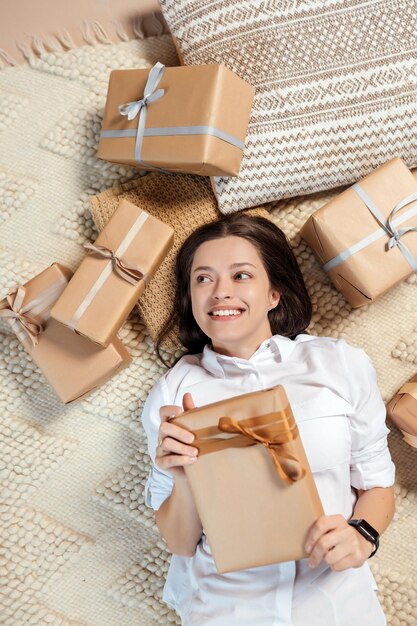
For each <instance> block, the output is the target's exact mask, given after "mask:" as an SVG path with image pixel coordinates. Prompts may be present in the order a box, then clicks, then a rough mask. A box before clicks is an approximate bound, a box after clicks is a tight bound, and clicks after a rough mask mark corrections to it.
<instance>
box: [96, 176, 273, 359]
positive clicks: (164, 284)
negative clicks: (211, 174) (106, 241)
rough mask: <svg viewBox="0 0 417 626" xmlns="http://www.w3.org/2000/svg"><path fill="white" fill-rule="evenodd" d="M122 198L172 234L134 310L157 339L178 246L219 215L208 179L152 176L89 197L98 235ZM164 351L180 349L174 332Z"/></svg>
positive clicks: (172, 285)
mask: <svg viewBox="0 0 417 626" xmlns="http://www.w3.org/2000/svg"><path fill="white" fill-rule="evenodd" d="M122 198H125V199H126V200H129V201H130V202H133V204H136V205H137V206H138V207H140V208H141V209H144V210H145V211H147V212H148V213H150V214H151V215H154V216H155V217H157V218H158V219H160V220H161V221H163V222H165V223H166V224H169V225H170V226H172V227H173V228H174V245H173V247H172V248H171V250H170V252H169V253H168V255H167V256H166V258H165V260H164V261H163V262H162V264H161V266H160V267H159V269H158V271H157V272H156V273H155V275H154V276H153V278H152V280H151V281H150V284H149V286H148V287H147V288H146V290H145V292H144V294H143V295H142V296H141V298H140V300H139V302H138V304H137V308H138V309H139V312H140V314H141V316H142V319H143V320H144V322H145V324H146V326H147V327H148V330H149V333H150V335H151V337H152V338H153V339H155V338H156V337H157V335H158V333H159V331H160V330H161V328H162V326H163V324H164V323H165V321H166V320H167V318H168V317H169V315H170V312H171V310H172V304H173V297H174V291H175V277H174V263H175V257H176V255H177V252H178V250H179V248H180V246H181V244H182V242H183V241H184V240H185V239H186V238H187V237H188V235H189V234H190V233H192V232H193V231H194V230H195V229H196V228H198V227H199V226H201V225H202V224H206V223H208V222H212V221H214V220H216V219H218V218H219V217H222V215H221V213H220V212H219V210H218V208H217V205H216V199H215V197H214V194H213V191H212V189H211V186H210V179H209V178H205V177H202V176H191V175H185V174H176V175H175V176H167V175H165V174H159V173H151V174H147V175H146V176H142V177H141V178H138V179H136V180H134V181H130V182H128V183H124V184H122V185H121V186H120V187H113V188H111V189H107V190H106V191H103V192H102V193H100V194H98V195H97V196H91V197H90V205H91V213H92V215H93V219H94V223H95V224H96V226H97V228H98V230H99V231H101V230H102V229H103V228H104V226H105V225H106V224H107V222H108V221H109V219H110V217H111V216H112V215H113V213H114V211H115V210H116V209H117V207H118V205H119V200H120V199H122ZM248 214H249V215H260V216H262V217H265V218H267V219H270V217H269V214H268V212H267V211H266V210H265V209H262V208H257V209H252V210H250V211H248ZM164 347H165V348H167V349H173V348H179V347H180V342H179V339H178V335H177V331H176V330H174V331H173V332H172V333H171V334H170V336H169V337H168V338H167V341H166V342H165V343H164Z"/></svg>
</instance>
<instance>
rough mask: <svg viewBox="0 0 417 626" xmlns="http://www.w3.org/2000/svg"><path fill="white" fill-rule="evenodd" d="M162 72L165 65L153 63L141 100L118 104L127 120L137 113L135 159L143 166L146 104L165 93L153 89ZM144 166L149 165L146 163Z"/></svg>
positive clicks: (158, 81)
mask: <svg viewBox="0 0 417 626" xmlns="http://www.w3.org/2000/svg"><path fill="white" fill-rule="evenodd" d="M164 72H165V65H163V64H162V63H159V62H158V63H155V65H154V66H153V68H152V69H151V71H150V72H149V76H148V80H147V81H146V85H145V90H144V93H143V98H141V100H135V101H133V102H128V103H127V104H121V105H120V106H119V113H120V115H126V116H127V119H128V120H133V119H135V117H136V116H137V115H139V119H138V128H137V130H136V143H135V160H136V161H137V162H138V163H140V164H141V165H144V166H145V165H146V164H145V163H144V162H143V161H142V158H141V154H142V143H143V137H144V130H145V126H146V116H147V112H148V106H149V105H150V104H152V102H156V100H159V98H162V96H163V95H164V93H165V90H164V89H158V90H157V91H155V89H156V88H157V86H158V85H159V83H160V81H161V78H162V76H163V75H164ZM113 136H114V135H113ZM116 136H117V135H116ZM146 167H151V166H148V165H146ZM155 169H158V168H155Z"/></svg>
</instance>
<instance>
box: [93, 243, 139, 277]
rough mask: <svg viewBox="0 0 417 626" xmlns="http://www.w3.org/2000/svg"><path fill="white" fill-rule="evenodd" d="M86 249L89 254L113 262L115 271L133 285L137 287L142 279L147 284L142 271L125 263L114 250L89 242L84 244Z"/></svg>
mask: <svg viewBox="0 0 417 626" xmlns="http://www.w3.org/2000/svg"><path fill="white" fill-rule="evenodd" d="M84 248H86V249H87V250H88V252H89V254H96V255H97V256H100V257H102V258H104V259H109V260H111V261H112V264H113V269H114V271H115V272H117V274H118V275H119V276H120V277H121V278H123V279H124V280H127V282H129V283H130V284H131V285H136V284H137V283H138V282H139V281H140V280H142V279H143V280H144V281H145V283H146V282H147V277H146V275H145V274H144V273H143V272H142V271H141V270H140V269H138V268H137V267H135V266H134V265H130V264H129V263H126V262H125V261H123V259H122V258H120V257H119V256H117V254H116V253H115V252H114V251H113V250H110V249H109V248H106V247H105V246H96V245H94V244H93V243H89V242H88V243H85V244H84Z"/></svg>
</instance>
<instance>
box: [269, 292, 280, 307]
mask: <svg viewBox="0 0 417 626" xmlns="http://www.w3.org/2000/svg"><path fill="white" fill-rule="evenodd" d="M280 298H281V294H280V293H279V292H278V291H277V290H276V289H271V291H270V294H269V302H270V307H269V310H270V311H272V309H275V307H276V306H278V304H279V300H280Z"/></svg>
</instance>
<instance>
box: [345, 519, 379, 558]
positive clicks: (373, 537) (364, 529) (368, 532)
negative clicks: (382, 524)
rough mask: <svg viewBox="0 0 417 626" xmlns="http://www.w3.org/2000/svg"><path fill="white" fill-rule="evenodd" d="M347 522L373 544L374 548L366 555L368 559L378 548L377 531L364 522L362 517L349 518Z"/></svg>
mask: <svg viewBox="0 0 417 626" xmlns="http://www.w3.org/2000/svg"><path fill="white" fill-rule="evenodd" d="M348 524H349V526H353V527H354V528H356V530H357V531H358V533H360V534H361V535H362V537H365V539H367V540H368V541H370V542H371V543H372V544H373V546H374V549H373V551H372V552H371V554H370V555H369V557H368V558H369V559H370V558H371V556H374V554H375V552H376V551H377V550H378V548H379V532H378V531H376V530H375V528H374V527H373V526H371V525H370V524H368V522H366V521H365V520H364V519H350V520H349V521H348Z"/></svg>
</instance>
